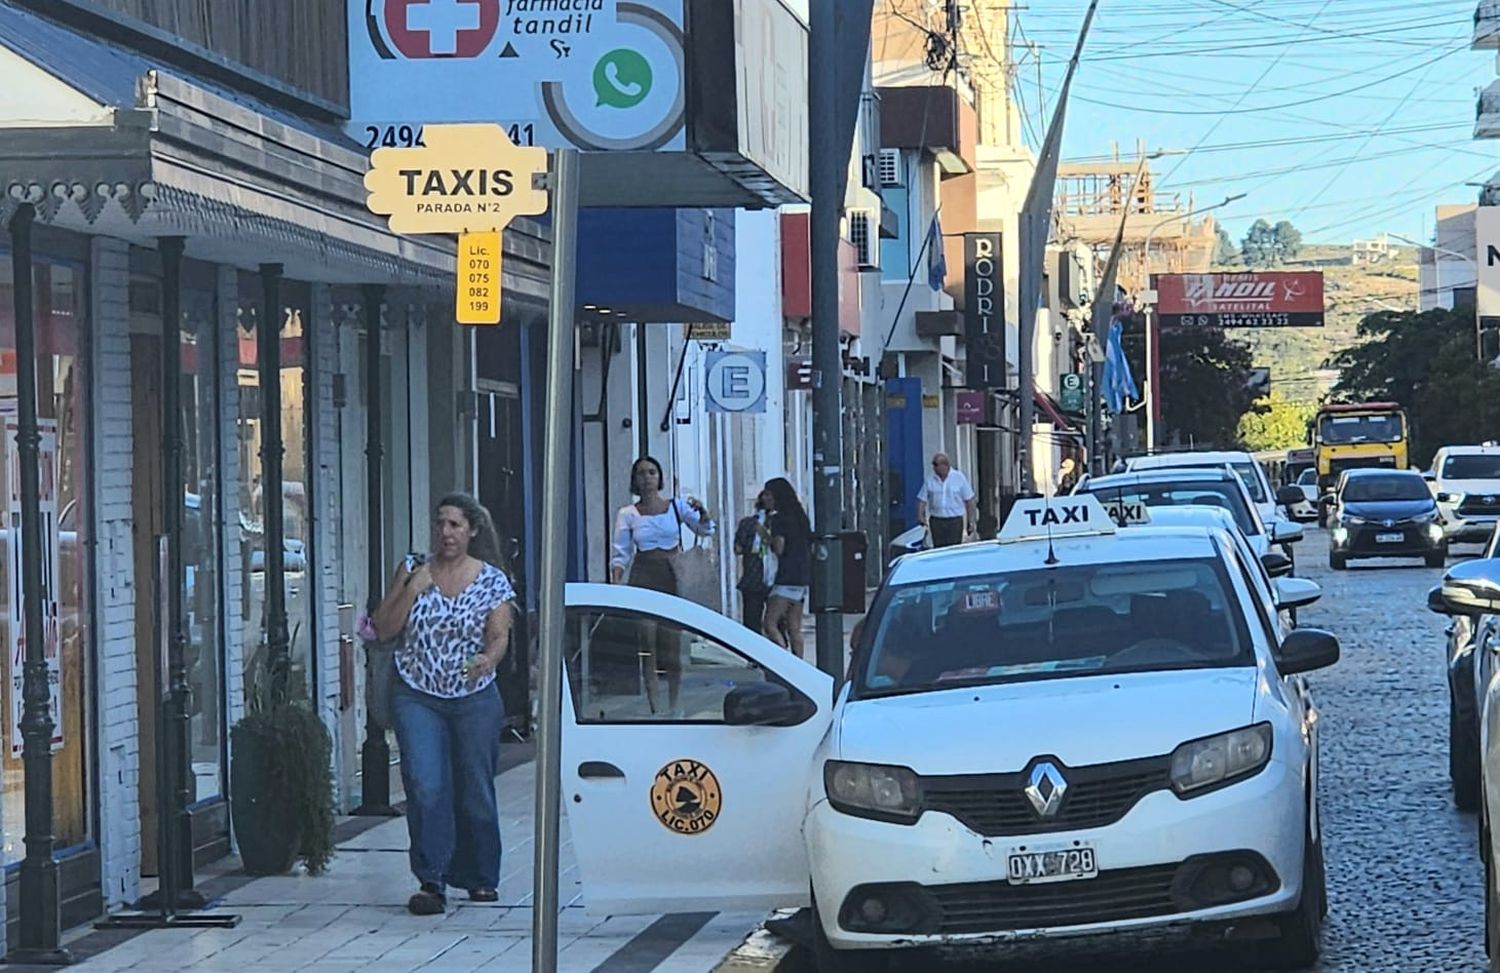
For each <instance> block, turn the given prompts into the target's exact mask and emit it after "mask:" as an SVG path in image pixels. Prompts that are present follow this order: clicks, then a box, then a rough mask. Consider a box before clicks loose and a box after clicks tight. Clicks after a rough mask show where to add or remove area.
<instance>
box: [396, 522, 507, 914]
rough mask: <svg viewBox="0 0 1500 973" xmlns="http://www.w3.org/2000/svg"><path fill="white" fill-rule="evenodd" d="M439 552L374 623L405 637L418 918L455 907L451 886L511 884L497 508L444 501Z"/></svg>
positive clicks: (503, 582) (403, 682) (401, 712)
mask: <svg viewBox="0 0 1500 973" xmlns="http://www.w3.org/2000/svg"><path fill="white" fill-rule="evenodd" d="M433 548H434V550H433V552H432V554H430V555H413V556H410V557H408V558H406V559H405V560H404V561H403V563H402V564H401V566H400V567H399V568H397V569H396V576H395V578H394V579H392V581H391V588H390V591H389V592H387V594H386V596H385V600H384V601H383V602H382V603H381V605H380V608H379V609H377V610H376V612H375V617H374V620H373V621H374V626H375V633H376V635H377V636H378V637H380V638H382V639H390V638H394V637H396V636H397V635H401V636H402V641H401V648H400V649H399V650H398V651H397V653H396V674H397V680H396V686H395V690H394V692H393V694H392V698H391V710H392V715H393V717H394V722H395V725H396V726H395V728H396V740H397V742H399V743H400V745H401V779H402V781H403V783H404V784H405V785H406V824H407V830H408V832H409V833H410V835H411V870H412V873H413V874H414V875H415V876H416V878H417V881H418V882H419V883H420V885H421V888H420V890H419V891H417V893H416V894H414V895H413V896H412V897H411V900H410V901H409V902H408V903H407V908H409V909H410V910H411V911H412V912H413V913H415V914H417V915H440V914H442V913H443V912H445V911H446V909H447V890H448V887H449V886H453V887H455V888H462V889H467V890H468V892H469V898H470V899H472V900H474V901H477V902H494V901H495V900H496V899H497V898H498V894H497V893H496V891H495V887H496V886H497V885H498V884H499V882H500V815H499V809H498V807H497V805H496V800H495V774H496V772H497V771H498V769H499V761H500V731H501V728H502V726H503V725H504V722H505V708H504V705H503V704H502V703H501V701H500V694H499V692H498V691H497V690H496V689H495V685H494V683H495V668H496V667H497V666H498V665H499V664H500V660H501V659H503V658H504V657H505V652H506V649H507V647H508V646H509V643H510V626H511V611H512V609H511V602H512V601H513V600H514V598H515V592H514V591H513V590H512V588H511V584H510V579H509V578H507V577H506V576H505V572H504V571H502V570H500V568H499V567H497V566H496V565H497V562H498V561H499V559H500V545H499V541H498V539H497V538H496V536H495V528H494V525H493V523H492V522H491V520H490V515H489V512H488V511H487V510H485V509H484V508H483V507H481V506H480V505H479V503H478V502H477V501H476V500H475V499H474V498H473V497H470V496H468V495H466V494H461V493H457V494H452V495H450V496H447V497H444V498H443V500H442V502H441V503H439V504H438V508H437V520H436V523H435V524H434V527H433Z"/></svg>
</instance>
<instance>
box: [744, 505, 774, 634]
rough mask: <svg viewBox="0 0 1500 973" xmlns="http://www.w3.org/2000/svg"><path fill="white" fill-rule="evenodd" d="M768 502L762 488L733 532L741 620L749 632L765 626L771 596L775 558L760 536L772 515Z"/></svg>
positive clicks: (767, 544) (764, 538) (757, 630)
mask: <svg viewBox="0 0 1500 973" xmlns="http://www.w3.org/2000/svg"><path fill="white" fill-rule="evenodd" d="M771 503H772V501H771V494H770V493H769V492H768V491H766V490H764V489H762V490H761V491H760V495H759V496H757V497H756V498H755V510H754V511H753V512H752V513H751V514H750V516H748V517H745V518H742V519H741V520H740V522H739V524H738V525H737V526H736V527H735V531H734V553H736V554H738V555H739V556H740V580H739V584H738V585H736V587H738V588H739V590H740V601H741V602H742V603H743V610H742V611H741V614H740V619H741V621H743V622H744V624H745V627H746V628H748V629H750V630H751V631H752V632H759V631H761V630H762V629H763V628H764V627H765V618H766V597H767V596H768V595H769V594H770V593H771V582H773V581H775V580H776V555H775V554H773V553H771V545H770V544H769V543H768V542H767V539H766V537H764V536H762V534H761V528H763V527H765V526H766V523H767V521H768V520H769V519H770V516H771Z"/></svg>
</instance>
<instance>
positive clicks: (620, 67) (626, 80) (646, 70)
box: [594, 47, 652, 108]
mask: <svg viewBox="0 0 1500 973" xmlns="http://www.w3.org/2000/svg"><path fill="white" fill-rule="evenodd" d="M651 82H652V75H651V62H650V61H648V60H646V58H645V57H644V56H643V55H642V54H641V52H639V51H632V50H631V49H630V48H628V47H621V48H617V49H615V50H613V51H610V52H609V53H608V54H606V55H604V56H603V57H601V58H600V59H599V63H598V64H596V65H594V94H595V96H597V97H598V99H599V101H598V104H599V105H601V106H602V105H608V106H609V107H611V108H634V107H635V106H636V105H639V104H640V103H641V102H643V101H645V100H646V96H647V95H649V94H650V93H651Z"/></svg>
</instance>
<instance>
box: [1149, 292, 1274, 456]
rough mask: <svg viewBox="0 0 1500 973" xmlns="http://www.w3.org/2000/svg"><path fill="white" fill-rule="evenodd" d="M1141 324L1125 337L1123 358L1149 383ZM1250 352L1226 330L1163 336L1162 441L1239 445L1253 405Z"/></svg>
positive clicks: (1175, 331) (1183, 330)
mask: <svg viewBox="0 0 1500 973" xmlns="http://www.w3.org/2000/svg"><path fill="white" fill-rule="evenodd" d="M1142 325H1143V322H1140V321H1137V322H1134V323H1133V326H1132V327H1131V329H1130V330H1129V331H1128V332H1127V333H1126V335H1125V353H1126V355H1127V356H1128V357H1129V359H1130V367H1131V370H1132V371H1133V372H1134V373H1135V375H1136V377H1137V379H1139V380H1141V381H1143V382H1144V381H1145V380H1146V379H1147V378H1148V376H1147V372H1146V364H1145V362H1146V340H1145V330H1144V327H1143V326H1142ZM1250 366H1251V355H1250V349H1248V348H1246V347H1245V346H1244V345H1243V344H1241V343H1240V342H1238V341H1235V340H1233V339H1231V338H1230V337H1229V336H1228V335H1226V334H1225V332H1224V330H1223V329H1222V328H1163V329H1162V331H1161V382H1162V425H1163V429H1162V437H1161V438H1162V441H1163V442H1180V443H1184V444H1194V445H1198V446H1220V447H1224V448H1230V447H1233V446H1234V445H1236V444H1237V443H1238V442H1239V424H1240V417H1241V416H1243V415H1244V414H1245V413H1247V412H1249V411H1250V410H1251V408H1253V406H1254V403H1255V393H1254V392H1253V391H1252V390H1251V388H1250Z"/></svg>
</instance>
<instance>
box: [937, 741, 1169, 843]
mask: <svg viewBox="0 0 1500 973" xmlns="http://www.w3.org/2000/svg"><path fill="white" fill-rule="evenodd" d="M1052 763H1054V764H1056V766H1057V767H1058V768H1059V770H1061V772H1062V775H1063V777H1064V779H1066V781H1067V790H1066V791H1065V792H1064V794H1063V799H1062V802H1061V804H1060V806H1059V807H1058V810H1057V813H1056V814H1055V815H1053V816H1052V817H1048V818H1043V817H1042V816H1041V815H1039V814H1038V813H1037V811H1036V809H1035V808H1034V807H1032V805H1031V801H1029V800H1028V799H1027V797H1026V793H1025V791H1026V785H1027V781H1028V779H1029V777H1030V773H1029V770H1028V771H1022V772H1020V773H1016V774H976V775H970V776H961V777H924V778H922V796H923V801H922V806H923V808H924V810H928V811H941V812H943V813H945V814H951V815H953V816H954V817H955V818H957V819H958V820H959V821H961V822H963V823H964V824H965V825H967V826H968V827H969V828H970V829H972V830H973V831H975V832H977V833H979V834H982V835H985V836H986V837H999V836H1002V835H1024V834H1046V833H1048V832H1053V831H1073V830H1077V829H1079V828H1099V827H1103V826H1104V825H1108V824H1113V823H1114V822H1116V821H1118V820H1120V819H1121V818H1123V817H1124V816H1125V814H1126V813H1127V812H1128V811H1129V810H1130V809H1131V808H1133V807H1135V805H1136V802H1138V801H1139V800H1140V799H1141V798H1142V797H1145V796H1146V795H1147V794H1150V793H1152V792H1153V791H1159V790H1163V789H1165V788H1167V787H1169V786H1170V785H1171V758H1170V757H1149V758H1147V759H1145V760H1129V761H1122V762H1120V763H1112V764H1095V765H1093V766H1091V767H1073V768H1069V767H1064V766H1063V765H1062V763H1061V762H1059V761H1056V760H1053V761H1052Z"/></svg>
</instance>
